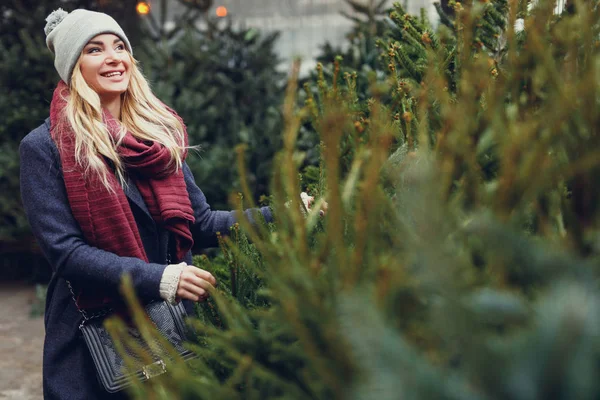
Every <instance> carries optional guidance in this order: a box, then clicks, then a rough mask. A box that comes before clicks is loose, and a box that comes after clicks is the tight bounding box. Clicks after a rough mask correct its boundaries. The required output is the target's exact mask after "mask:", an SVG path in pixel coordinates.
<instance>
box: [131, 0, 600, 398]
mask: <svg viewBox="0 0 600 400" xmlns="http://www.w3.org/2000/svg"><path fill="white" fill-rule="evenodd" d="M496 6H502V7H505V9H504V11H503V12H502V13H500V16H501V18H500V19H499V20H498V24H497V26H496V28H494V30H491V31H490V30H487V29H488V28H485V27H484V26H485V23H484V22H485V21H486V18H488V17H487V16H488V15H491V14H489V13H490V12H495V11H496V9H495V7H496ZM517 6H518V4H517V2H511V4H510V6H506V4H505V5H502V4H496V3H489V2H475V1H474V2H472V3H470V4H465V5H461V4H459V3H454V5H453V7H454V14H453V15H452V16H451V18H452V24H453V25H452V26H453V28H452V29H453V30H448V29H447V27H445V26H446V25H443V26H442V27H441V28H440V30H438V31H435V32H434V31H428V30H426V29H425V30H421V31H419V29H422V28H421V27H420V25H419V24H420V21H419V20H418V19H414V18H412V17H406V14H402V9H401V7H399V6H396V7H395V12H396V13H397V16H395V17H393V20H394V21H395V24H397V26H398V32H396V34H400V33H402V34H403V35H405V34H411V35H413V36H412V39H410V38H405V39H404V40H406V41H411V42H412V44H413V45H414V46H415V49H416V50H415V51H420V50H418V48H419V47H418V46H422V49H421V50H422V56H423V57H424V60H426V62H425V63H420V61H421V59H420V58H415V59H413V60H412V61H413V63H412V64H411V63H409V62H407V60H404V59H403V56H402V55H400V53H398V50H399V49H403V46H404V42H400V41H398V43H394V42H391V41H389V42H384V43H386V45H387V46H386V47H385V49H386V52H389V53H388V56H389V59H390V64H391V65H390V68H389V71H390V73H389V79H388V80H387V81H386V83H384V84H381V83H380V84H375V85H374V86H373V87H372V89H371V93H372V94H373V95H372V97H371V98H370V99H367V100H366V101H365V102H361V101H360V99H359V98H358V96H357V94H356V91H355V87H356V85H355V81H354V80H353V77H352V76H351V75H350V76H346V77H343V78H345V81H346V84H345V85H344V84H342V83H341V82H343V81H341V78H342V77H340V79H339V80H338V78H337V77H335V78H333V80H326V79H321V80H320V81H319V82H318V87H319V97H318V98H313V99H311V100H310V101H309V102H308V104H307V105H306V107H303V108H301V109H297V108H296V89H297V88H296V86H295V84H294V82H295V80H294V79H291V81H290V85H289V87H288V96H287V98H286V102H285V104H284V107H283V109H284V117H285V120H286V127H285V130H284V132H283V143H284V148H283V150H282V152H281V153H280V154H279V155H278V157H277V159H276V166H277V168H276V169H275V173H274V178H273V183H272V186H271V187H272V197H273V208H274V212H275V215H276V221H275V224H274V226H270V227H264V226H262V225H260V224H259V225H252V224H250V223H249V222H248V221H246V220H240V226H241V228H242V231H241V232H245V234H246V235H247V236H246V237H247V238H249V239H250V241H251V243H252V244H250V243H249V242H247V241H246V239H245V238H244V237H243V236H239V231H237V230H236V229H238V228H235V229H234V231H233V232H232V233H231V235H230V236H229V237H225V236H224V237H223V238H222V246H223V249H224V250H225V252H226V254H225V255H224V256H223V257H224V259H225V261H226V263H227V264H226V265H227V266H228V267H229V271H227V268H223V267H218V268H220V269H219V270H220V271H221V272H220V274H221V276H222V279H223V283H224V286H227V287H228V289H227V290H225V289H219V290H217V291H215V292H214V293H213V296H212V298H211V300H209V302H207V303H205V304H202V305H201V306H200V315H199V319H198V321H196V322H194V323H193V326H194V327H195V328H196V329H197V331H198V332H199V335H198V337H197V338H196V341H195V344H193V345H191V346H192V348H193V349H194V350H195V351H196V352H197V353H198V354H199V356H200V358H199V359H198V360H197V361H196V362H195V365H193V366H192V369H188V367H186V366H185V365H184V364H183V363H176V364H175V365H174V368H173V373H172V374H171V375H168V376H163V377H162V378H159V379H158V380H156V381H154V382H152V381H151V382H147V383H145V384H140V385H135V388H134V389H133V390H132V394H134V395H136V396H139V397H140V398H147V397H148V396H150V397H152V396H154V398H163V397H164V398H173V397H180V398H197V399H204V398H206V399H221V398H222V399H235V398H261V399H268V398H285V399H305V398H311V399H346V398H348V399H372V398H381V399H396V398H413V399H438V398H439V399H506V398H511V399H512V398H514V399H547V398H560V399H574V398H577V399H587V398H596V397H598V395H599V393H600V385H599V384H598V381H597V379H596V377H597V374H598V365H599V364H598V353H596V351H597V349H598V348H599V344H600V343H599V342H598V338H600V335H598V329H600V328H599V327H600V325H599V324H598V321H597V318H598V317H597V316H598V307H599V306H600V295H599V293H598V286H597V281H598V280H597V279H598V252H599V248H598V245H597V244H598V237H599V236H598V233H599V230H598V228H599V225H598V223H599V216H600V214H599V213H598V211H597V208H596V204H597V203H598V202H597V199H598V191H599V190H600V189H598V188H597V187H596V186H595V185H593V184H591V183H592V182H595V179H597V173H598V161H597V160H598V157H597V154H596V153H597V151H598V149H599V148H600V147H599V145H600V143H599V135H598V128H597V127H598V126H599V122H600V121H599V120H598V118H599V117H598V113H597V112H596V111H595V110H596V108H597V102H598V99H599V98H600V92H599V86H598V82H597V80H598V76H600V75H599V72H600V71H599V69H598V68H599V66H600V63H599V62H598V61H599V60H600V58H599V57H600V54H599V49H600V46H598V37H599V36H598V34H599V33H600V8H599V7H598V6H599V4H598V2H596V1H593V2H578V3H576V6H575V7H573V8H570V9H567V11H566V12H564V13H563V14H562V15H555V14H554V12H553V11H554V4H553V3H552V2H549V1H546V2H544V1H539V2H538V3H537V4H536V5H534V6H533V7H531V9H530V10H528V11H524V10H522V9H519V8H518V7H517ZM494 15H495V14H494ZM517 17H523V18H524V31H523V32H521V33H519V34H517V33H516V32H515V30H514V25H515V21H516V19H517ZM449 18H450V17H449ZM500 27H502V28H501V29H500ZM413 29H414V30H415V31H416V32H415V31H413ZM400 31H401V32H400ZM407 32H408V33H407ZM411 32H412V33H411ZM486 32H487V33H486ZM490 32H496V33H493V37H492V38H489V37H488V38H483V36H484V35H487V34H488V33H490ZM416 34H418V35H416ZM494 35H498V37H495V36H494ZM387 39H388V40H389V38H387ZM413 39H414V41H413ZM390 45H391V46H394V45H395V47H390ZM392 50H393V51H394V53H392ZM404 50H405V49H404ZM414 72H417V73H418V74H417V75H415V74H414ZM389 98H391V99H393V101H391V102H388V99H389ZM408 101H410V102H408ZM407 105H408V106H410V107H407ZM309 115H310V116H311V117H312V118H313V124H315V126H316V129H317V131H318V132H319V134H320V135H321V136H320V137H321V141H322V152H321V154H322V162H321V165H322V170H321V173H320V175H319V177H320V183H321V185H322V186H321V187H322V190H321V192H320V193H319V194H320V195H322V196H323V197H324V198H326V199H327V202H328V206H329V208H328V210H329V211H328V213H327V215H326V216H325V217H324V218H321V217H320V216H319V213H318V209H319V202H320V201H322V199H319V200H317V204H315V205H314V207H313V210H312V211H311V212H309V213H308V215H307V216H306V217H304V216H303V215H302V212H301V210H300V208H299V207H298V205H299V204H298V202H297V201H294V199H298V198H299V190H300V185H301V183H300V181H299V177H298V170H297V166H298V165H299V162H300V160H301V154H299V153H298V152H297V151H296V147H295V142H296V139H297V135H298V129H299V126H300V124H301V123H302V121H303V120H304V118H307V117H308V116H309ZM348 137H351V138H352V139H351V140H349V141H348V143H353V148H352V152H351V153H344V149H345V147H344V146H346V145H344V143H345V142H344V141H345V140H347V138H348ZM348 146H350V145H349V144H348ZM344 156H347V157H346V158H344ZM240 165H241V169H242V170H243V166H244V160H243V153H242V152H240ZM242 172H243V171H242ZM246 192H249V191H248V190H246ZM244 199H245V203H246V204H245V205H246V206H247V205H252V204H247V203H248V202H250V203H251V200H250V199H251V196H249V195H245V196H244ZM199 262H200V263H201V265H202V266H203V267H204V268H209V269H210V268H211V267H210V264H208V263H207V262H206V261H204V260H202V261H199ZM223 275H225V276H223ZM240 288H243V289H242V290H241V289H240ZM253 296H255V297H253ZM144 396H146V397H144Z"/></svg>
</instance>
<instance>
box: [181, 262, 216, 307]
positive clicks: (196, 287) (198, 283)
mask: <svg viewBox="0 0 600 400" xmlns="http://www.w3.org/2000/svg"><path fill="white" fill-rule="evenodd" d="M216 283H217V281H216V279H215V278H214V276H212V274H211V273H210V272H208V271H205V270H203V269H200V268H196V267H194V266H190V265H186V266H184V267H183V271H182V272H181V275H180V277H179V285H178V287H177V297H179V298H182V299H188V300H192V301H202V300H205V299H206V298H207V297H208V295H209V293H210V290H212V289H213V288H214V285H215V284H216Z"/></svg>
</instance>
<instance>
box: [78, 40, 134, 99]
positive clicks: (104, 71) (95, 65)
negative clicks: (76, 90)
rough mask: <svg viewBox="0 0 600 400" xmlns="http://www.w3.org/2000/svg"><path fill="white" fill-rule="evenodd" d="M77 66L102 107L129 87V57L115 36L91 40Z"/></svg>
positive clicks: (121, 42)
mask: <svg viewBox="0 0 600 400" xmlns="http://www.w3.org/2000/svg"><path fill="white" fill-rule="evenodd" d="M79 65H80V69H81V75H83V78H84V79H85V81H86V82H87V84H88V85H89V86H90V87H91V88H92V89H94V91H96V93H98V96H100V100H101V101H102V103H103V104H104V103H110V102H111V101H113V100H115V98H120V96H121V94H122V93H125V91H126V90H127V87H128V86H129V78H130V74H131V58H130V56H129V53H128V52H127V50H126V47H125V43H123V41H122V40H121V39H120V38H119V37H118V36H116V35H113V34H111V33H106V34H102V35H98V36H95V37H94V38H92V40H90V41H89V42H88V44H86V45H85V47H84V48H83V52H82V54H81V60H80V64H79Z"/></svg>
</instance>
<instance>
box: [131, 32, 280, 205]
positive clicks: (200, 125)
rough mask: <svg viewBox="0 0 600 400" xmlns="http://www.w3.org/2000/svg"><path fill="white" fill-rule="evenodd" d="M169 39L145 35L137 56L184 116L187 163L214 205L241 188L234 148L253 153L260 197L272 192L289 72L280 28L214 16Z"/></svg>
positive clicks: (252, 170)
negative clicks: (264, 30) (282, 65)
mask: <svg viewBox="0 0 600 400" xmlns="http://www.w3.org/2000/svg"><path fill="white" fill-rule="evenodd" d="M207 24H208V26H207V28H206V29H205V30H202V31H197V30H192V29H188V30H187V31H186V32H185V34H183V35H180V36H178V37H176V38H174V39H173V40H172V41H171V42H169V44H168V45H167V44H166V43H164V42H163V43H158V45H157V44H156V43H155V42H153V41H147V42H146V43H145V45H144V46H142V47H141V48H140V51H139V52H138V53H136V54H137V57H138V58H140V60H141V65H142V66H143V69H144V72H145V74H146V76H147V77H148V78H149V80H150V82H151V83H152V84H153V89H154V91H155V93H156V94H157V96H158V97H159V98H160V99H161V100H162V101H164V102H165V103H166V104H168V105H169V106H171V107H173V108H174V109H175V110H177V112H178V113H179V114H180V115H181V117H182V118H183V120H184V121H185V123H186V125H187V129H188V134H189V137H190V143H191V144H192V145H197V146H200V150H199V151H198V152H197V153H194V152H192V153H190V157H189V158H188V164H189V165H190V168H191V169H192V172H193V173H194V176H195V178H196V182H197V183H198V185H199V186H200V187H201V188H202V190H203V192H204V193H205V195H206V197H207V198H208V199H209V201H210V203H211V205H212V206H213V207H214V208H217V209H218V208H225V207H227V206H228V204H229V202H228V195H229V192H232V191H239V177H238V176H237V171H236V163H235V157H236V156H235V152H234V151H232V149H233V148H234V147H235V146H236V145H238V144H240V143H243V144H245V145H247V146H248V149H249V151H250V153H251V158H250V159H249V161H248V162H249V180H250V183H251V185H252V186H253V187H254V188H255V189H254V192H253V196H254V198H258V196H260V195H262V194H266V193H267V189H268V183H269V179H270V170H271V160H272V158H273V155H274V153H275V151H276V150H277V149H278V148H279V147H280V139H279V132H280V130H281V115H280V111H279V104H281V98H282V95H283V79H282V78H283V75H282V74H281V73H279V72H277V70H276V67H277V65H278V63H279V60H278V58H277V55H276V54H275V53H274V43H275V41H276V40H277V37H278V34H276V33H274V34H270V35H262V34H260V32H258V31H257V30H255V29H253V28H250V29H240V30H237V29H235V28H233V27H232V26H231V24H227V25H225V26H222V25H221V24H219V23H217V21H212V20H208V21H207Z"/></svg>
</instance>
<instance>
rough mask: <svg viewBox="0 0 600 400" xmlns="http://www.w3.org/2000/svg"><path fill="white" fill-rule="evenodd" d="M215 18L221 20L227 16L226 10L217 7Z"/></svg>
mask: <svg viewBox="0 0 600 400" xmlns="http://www.w3.org/2000/svg"><path fill="white" fill-rule="evenodd" d="M216 12H217V17H219V18H223V17H226V16H227V8H226V7H224V6H219V7H217V11H216Z"/></svg>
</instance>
